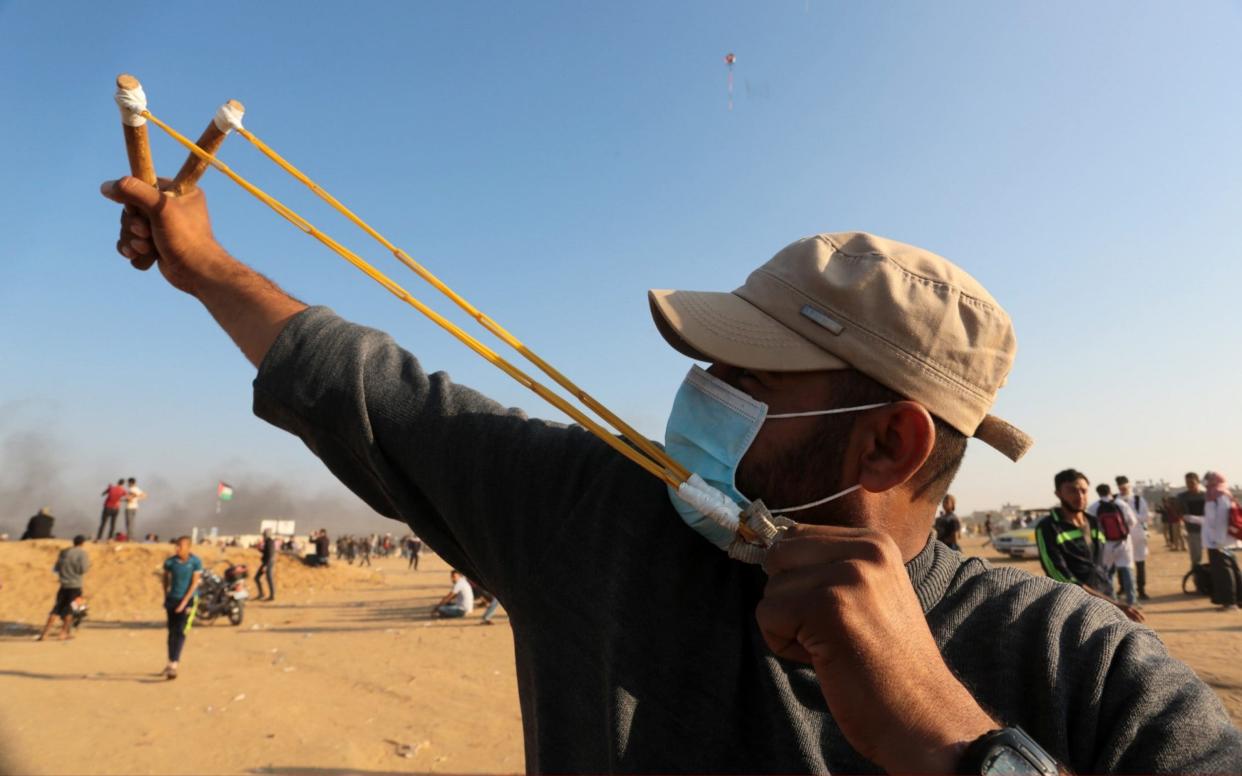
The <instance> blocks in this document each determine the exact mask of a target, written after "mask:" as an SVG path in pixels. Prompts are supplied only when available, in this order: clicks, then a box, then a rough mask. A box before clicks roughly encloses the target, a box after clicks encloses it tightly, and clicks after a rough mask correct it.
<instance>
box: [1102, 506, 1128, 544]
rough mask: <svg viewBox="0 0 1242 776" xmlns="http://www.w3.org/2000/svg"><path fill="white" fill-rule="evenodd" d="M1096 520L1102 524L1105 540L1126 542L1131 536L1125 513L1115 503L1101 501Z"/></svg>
mask: <svg viewBox="0 0 1242 776" xmlns="http://www.w3.org/2000/svg"><path fill="white" fill-rule="evenodd" d="M1095 519H1096V520H1098V521H1099V522H1100V530H1101V531H1103V532H1104V538H1105V539H1107V540H1108V541H1110V542H1121V541H1125V540H1126V538H1127V537H1129V535H1130V526H1129V524H1127V523H1126V515H1125V512H1122V511H1121V507H1119V506H1118V505H1117V502H1115V501H1101V502H1100V507H1099V509H1098V510H1096V513H1095Z"/></svg>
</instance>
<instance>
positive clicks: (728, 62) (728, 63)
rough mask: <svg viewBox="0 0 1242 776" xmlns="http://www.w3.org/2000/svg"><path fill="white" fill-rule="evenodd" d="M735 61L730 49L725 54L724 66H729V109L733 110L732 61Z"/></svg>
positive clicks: (735, 58)
mask: <svg viewBox="0 0 1242 776" xmlns="http://www.w3.org/2000/svg"><path fill="white" fill-rule="evenodd" d="M736 61H737V57H735V56H733V52H732V51H730V52H729V53H728V54H725V66H726V67H728V68H729V110H733V63H734V62H736Z"/></svg>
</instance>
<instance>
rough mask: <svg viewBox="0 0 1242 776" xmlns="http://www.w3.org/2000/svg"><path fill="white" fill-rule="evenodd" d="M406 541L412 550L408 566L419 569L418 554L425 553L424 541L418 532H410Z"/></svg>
mask: <svg viewBox="0 0 1242 776" xmlns="http://www.w3.org/2000/svg"><path fill="white" fill-rule="evenodd" d="M405 541H406V546H407V547H408V548H409V552H410V563H409V565H408V566H406V568H407V569H414V570H415V571H418V556H419V555H421V554H422V553H423V541H422V539H419V538H418V534H410V536H409V538H407V539H406V540H405Z"/></svg>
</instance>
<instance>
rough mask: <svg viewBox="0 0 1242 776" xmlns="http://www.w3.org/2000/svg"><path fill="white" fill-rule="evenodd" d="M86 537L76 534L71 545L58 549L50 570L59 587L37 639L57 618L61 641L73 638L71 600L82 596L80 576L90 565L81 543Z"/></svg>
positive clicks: (39, 639) (45, 633)
mask: <svg viewBox="0 0 1242 776" xmlns="http://www.w3.org/2000/svg"><path fill="white" fill-rule="evenodd" d="M85 541H86V537H85V536H83V535H82V534H78V535H77V536H75V537H73V546H72V547H66V548H65V549H63V550H61V551H60V555H59V556H58V557H57V558H56V565H55V566H53V567H52V570H53V571H55V572H56V574H57V576H59V577H60V589H59V590H57V591H56V603H55V604H53V605H52V611H51V612H50V613H49V614H48V617H47V623H46V624H45V625H44V626H43V632H42V633H40V634H39V636H38V638H37V639H36V640H37V641H43V640H44V639H46V638H47V634H48V633H49V632H50V631H51V630H52V625H53V624H54V623H55V622H56V621H57V620H58V619H59V620H60V621H61V623H62V625H61V630H60V638H61V640H62V641H64V640H67V639H71V638H73V624H72V620H73V602H74V601H76V600H77V599H79V598H81V597H82V577H83V576H85V575H86V572H87V570H89V569H90V567H91V560H90V558H88V557H86V550H84V549H82V544H83V543H84V542H85Z"/></svg>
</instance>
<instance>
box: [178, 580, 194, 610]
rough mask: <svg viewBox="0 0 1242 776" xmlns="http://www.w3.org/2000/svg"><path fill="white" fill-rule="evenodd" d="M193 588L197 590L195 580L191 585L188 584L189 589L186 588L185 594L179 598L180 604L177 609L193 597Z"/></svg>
mask: <svg viewBox="0 0 1242 776" xmlns="http://www.w3.org/2000/svg"><path fill="white" fill-rule="evenodd" d="M195 590H198V583H197V582H195V583H193V584H191V585H190V589H189V590H187V591H185V596H184V597H182V599H181V604H180V605H179V606H178V607H177V608H179V609H180V608H184V607H185V605H186V604H188V603H190V599H192V598H193V597H194V591H195Z"/></svg>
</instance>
